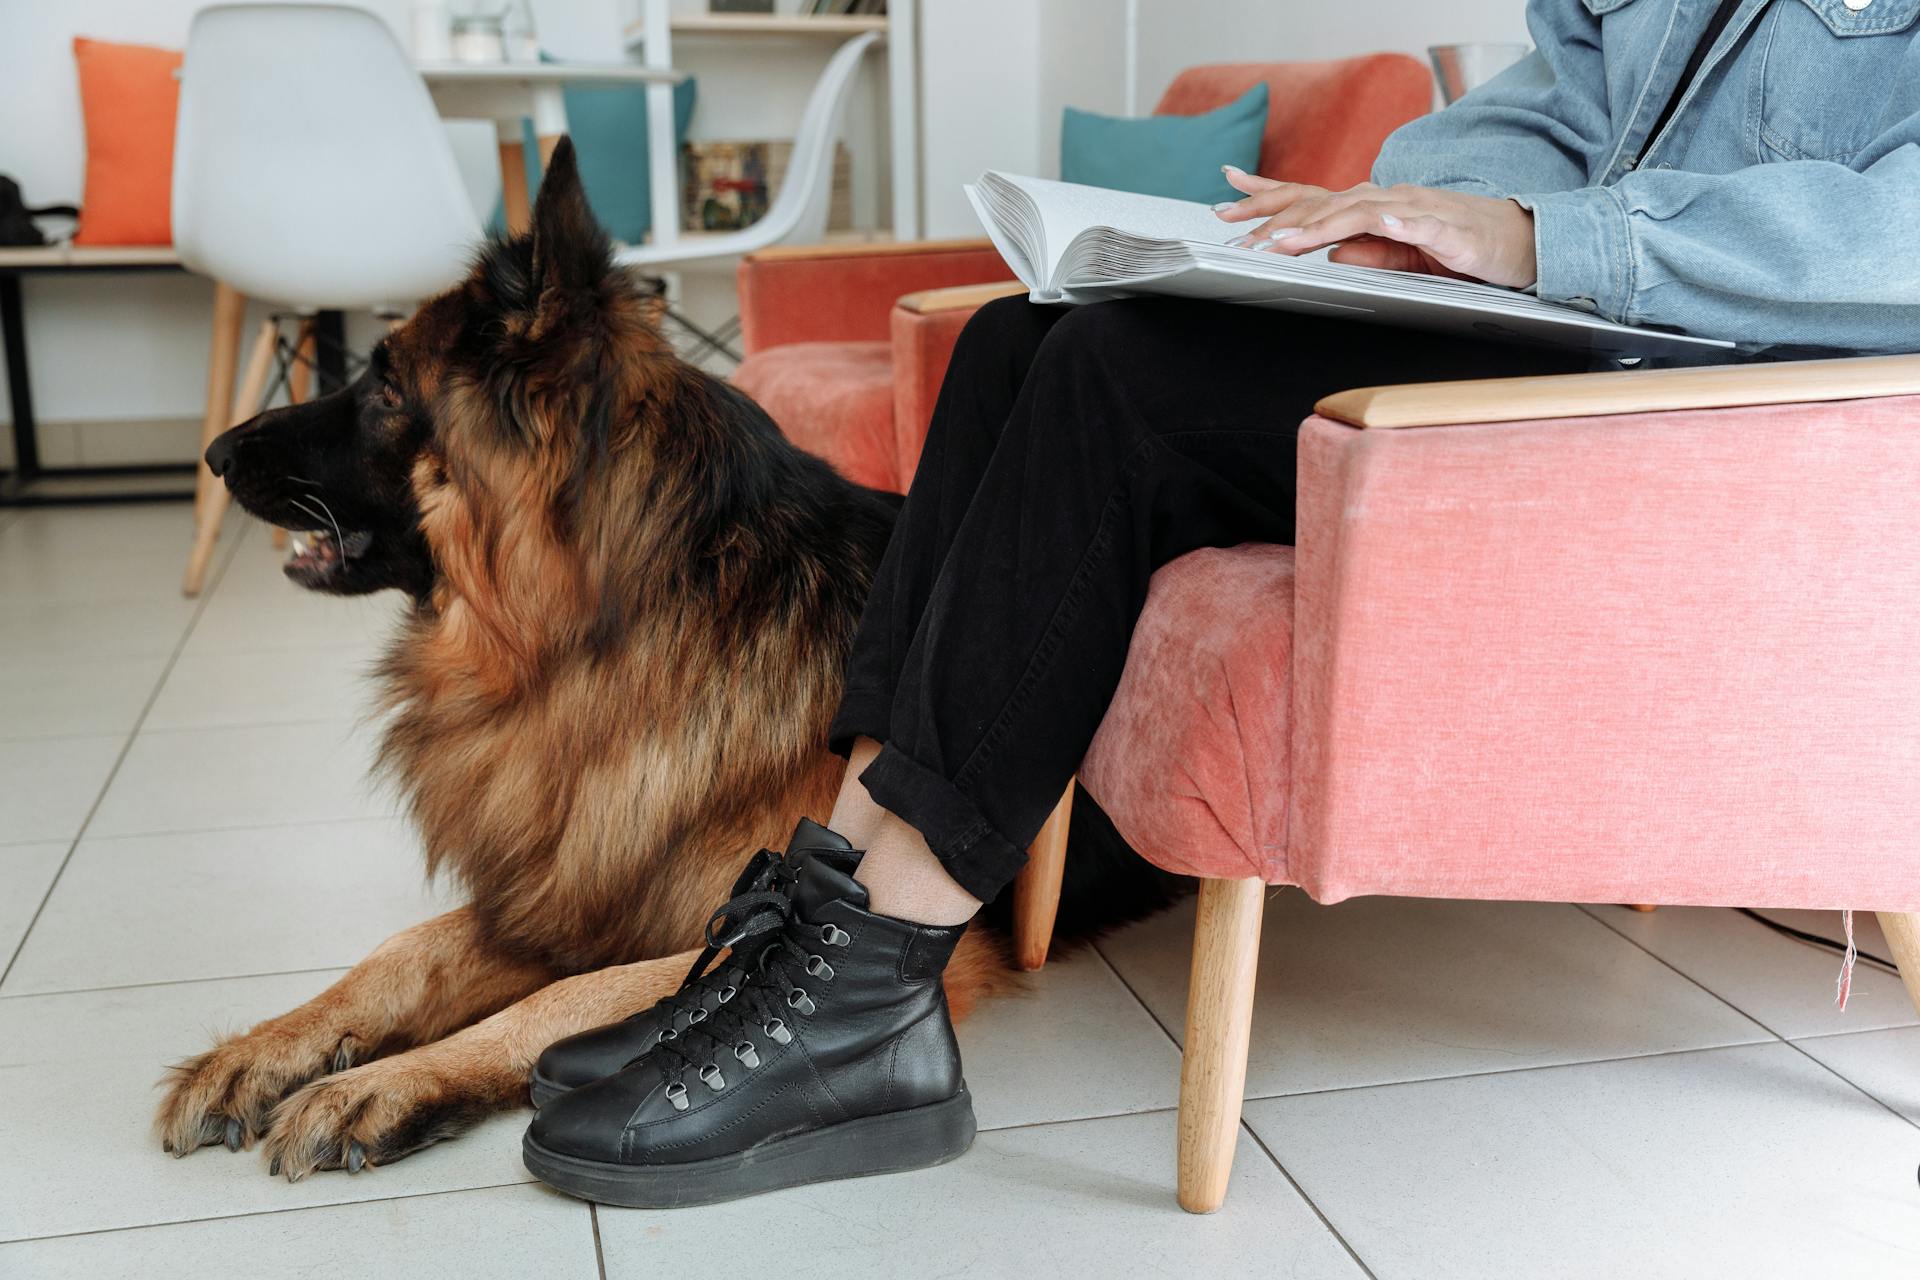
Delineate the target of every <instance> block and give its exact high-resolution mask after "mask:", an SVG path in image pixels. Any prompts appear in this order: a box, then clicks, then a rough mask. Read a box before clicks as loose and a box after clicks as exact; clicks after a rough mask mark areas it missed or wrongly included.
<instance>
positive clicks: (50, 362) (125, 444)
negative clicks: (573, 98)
mask: <svg viewBox="0 0 1920 1280" xmlns="http://www.w3.org/2000/svg"><path fill="white" fill-rule="evenodd" d="M359 2H360V3H361V4H362V7H364V8H367V9H370V10H372V11H373V12H375V13H377V14H379V15H380V16H381V18H383V19H384V20H385V21H386V22H387V23H388V25H389V26H392V27H393V28H394V29H395V31H396V32H399V33H402V35H403V38H404V32H405V29H406V27H405V24H406V21H407V13H408V0H359ZM204 3H205V0H0V86H4V89H0V173H6V174H9V175H11V176H12V177H14V178H15V179H17V180H18V181H19V183H20V185H21V187H22V189H23V190H24V192H25V194H26V198H27V202H28V203H29V204H36V205H40V204H78V203H79V202H80V198H81V182H82V176H83V172H84V169H85V165H86V149H85V142H84V138H83V134H82V129H81V118H80V94H79V87H78V84H77V81H76V78H75V74H74V67H73V53H72V42H73V37H75V36H77V35H78V36H91V37H97V38H100V39H105V40H116V41H126V42H132V43H141V44H156V45H163V46H166V47H169V48H176V49H177V48H180V47H182V46H183V45H184V44H185V43H186V38H187V27H188V24H189V22H190V21H191V20H192V17H193V14H194V12H195V11H196V10H198V9H199V8H201V7H202V5H203V4H204ZM452 128H453V130H454V136H455V145H456V151H457V152H458V154H459V155H460V158H461V169H462V172H463V173H464V174H466V175H467V177H468V185H469V187H470V188H471V189H472V190H473V192H474V196H475V199H476V201H477V202H484V205H485V206H486V207H489V208H490V207H491V206H492V203H493V200H494V198H495V196H496V195H497V193H498V190H499V178H498V173H499V170H498V161H497V160H496V159H495V157H494V148H493V127H492V126H491V125H489V124H485V123H479V124H471V123H465V122H462V123H458V124H455V125H454V126H452ZM22 292H23V295H24V298H25V303H26V310H27V320H28V323H27V345H28V360H29V366H28V367H29V369H30V371H31V373H32V383H33V397H34V410H35V416H36V417H37V418H38V419H39V420H40V422H41V424H42V425H43V427H49V428H52V429H49V430H45V431H43V433H42V446H43V450H42V451H43V454H44V455H45V456H44V457H43V461H46V462H49V463H52V464H61V463H75V462H88V463H102V462H116V461H131V460H146V459H151V458H154V457H164V456H171V457H176V458H177V457H181V456H187V455H190V453H191V451H192V445H193V436H192V434H191V433H188V434H187V435H185V436H184V437H183V436H182V435H181V433H180V431H178V430H177V429H172V430H170V429H166V428H164V427H163V428H159V429H157V431H154V432H141V433H130V436H129V438H126V439H114V438H112V437H113V434H114V433H112V432H109V431H105V430H102V429H101V428H102V426H103V425H104V424H110V423H113V422H127V423H129V424H142V425H146V424H155V423H161V424H166V423H175V424H177V423H178V422H179V421H181V420H192V421H194V422H197V421H198V420H199V417H200V414H201V411H202V409H203V407H204V405H205V399H206V379H207V373H206V369H207V342H208V321H209V317H210V314H211V307H212V298H213V286H212V285H211V284H210V283H209V282H207V281H205V280H202V279H199V278H197V277H192V276H181V275H172V274H167V275H139V276H129V275H102V276H98V277H95V276H35V277H29V278H28V279H27V280H26V282H25V285H24V287H23V290H22ZM259 315H264V311H263V310H261V309H259V308H256V309H255V314H254V315H252V316H250V317H249V319H250V320H252V319H255V318H257V316H259ZM377 331H378V330H377V328H375V327H373V326H372V325H371V324H368V323H367V322H365V321H362V322H360V323H356V324H355V326H354V333H355V336H361V335H362V334H363V333H364V334H371V333H377ZM367 340H369V341H370V340H371V339H370V338H368V339H367ZM0 380H3V378H0ZM9 417H10V414H9V413H8V411H7V405H6V402H5V400H4V399H3V398H0V422H4V421H7V420H8V419H9ZM71 423H85V424H88V426H87V428H86V429H85V430H83V431H81V432H79V433H74V432H62V431H60V430H59V429H58V427H59V425H60V424H71ZM183 439H184V440H185V450H186V454H185V455H183V453H182V451H181V449H182V445H181V442H182V440H183ZM10 451H11V450H10V445H9V446H8V447H7V448H6V449H4V450H0V457H5V456H6V454H7V453H10Z"/></svg>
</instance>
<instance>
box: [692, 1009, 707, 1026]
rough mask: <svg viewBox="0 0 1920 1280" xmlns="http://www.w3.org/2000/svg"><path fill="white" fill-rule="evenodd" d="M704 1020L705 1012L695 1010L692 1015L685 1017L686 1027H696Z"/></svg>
mask: <svg viewBox="0 0 1920 1280" xmlns="http://www.w3.org/2000/svg"><path fill="white" fill-rule="evenodd" d="M706 1020H707V1011H706V1010H705V1009H695V1010H694V1011H693V1012H692V1013H690V1014H688V1015H687V1025H688V1026H690V1027H697V1026H699V1025H700V1024H701V1023H703V1022H705V1021H706Z"/></svg>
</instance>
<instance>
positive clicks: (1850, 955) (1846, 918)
mask: <svg viewBox="0 0 1920 1280" xmlns="http://www.w3.org/2000/svg"><path fill="white" fill-rule="evenodd" d="M1840 923H1841V925H1842V926H1844V927H1845V929H1846V931H1847V954H1846V956H1845V957H1844V958H1843V959H1842V960H1841V961H1840V978H1839V980H1838V981H1837V982H1835V983H1834V1003H1836V1004H1838V1005H1839V1006H1840V1011H1841V1012H1842V1013H1845V1012H1846V1009H1847V997H1848V996H1850V995H1852V994H1853V962H1854V961H1855V960H1858V959H1859V958H1860V949H1859V948H1858V947H1856V946H1854V945H1853V912H1851V911H1842V912H1841V913H1840Z"/></svg>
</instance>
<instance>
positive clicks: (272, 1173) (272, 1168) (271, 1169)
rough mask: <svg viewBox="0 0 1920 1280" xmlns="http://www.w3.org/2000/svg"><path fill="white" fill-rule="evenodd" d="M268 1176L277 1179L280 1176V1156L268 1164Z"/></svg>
mask: <svg viewBox="0 0 1920 1280" xmlns="http://www.w3.org/2000/svg"><path fill="white" fill-rule="evenodd" d="M267 1176H268V1177H269V1178H277V1177H279V1176H280V1157H279V1156H275V1157H274V1158H273V1159H271V1160H269V1161H268V1162H267Z"/></svg>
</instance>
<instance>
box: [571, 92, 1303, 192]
mask: <svg viewBox="0 0 1920 1280" xmlns="http://www.w3.org/2000/svg"><path fill="white" fill-rule="evenodd" d="M568 110H572V108H571V107H569V108H568ZM1266 128H1267V86H1266V83H1265V82H1264V81H1262V82H1261V83H1259V84H1256V85H1254V86H1253V88H1251V89H1249V90H1247V91H1246V92H1245V93H1243V94H1241V95H1240V96H1239V97H1238V98H1236V99H1234V100H1233V101H1232V102H1229V103H1228V104H1227V105H1226V106H1224V107H1218V108H1216V109H1214V110H1212V111H1208V112H1204V113H1202V114H1200V115H1197V116H1141V117H1120V116H1103V115H1096V114H1094V113H1093V112H1091V111H1080V110H1076V109H1075V108H1073V107H1068V108H1067V115H1066V119H1065V120H1064V121H1062V122H1061V126H1060V178H1061V180H1062V181H1064V182H1080V183H1084V184H1086V185H1087V186H1090V187H1108V188H1111V189H1112V190H1115V191H1136V192H1139V193H1140V194H1141V195H1149V196H1173V197H1174V198H1175V199H1179V200H1198V201H1200V202H1202V203H1203V204H1217V203H1219V202H1220V201H1222V200H1238V199H1239V198H1240V193H1239V192H1238V191H1235V190H1234V189H1233V188H1232V187H1230V186H1228V185H1227V180H1226V179H1225V178H1223V177H1221V176H1220V166H1221V165H1223V164H1230V165H1236V166H1238V167H1239V168H1242V169H1245V170H1246V171H1247V172H1248V173H1254V172H1257V170H1258V167H1259V164H1260V137H1261V135H1262V134H1263V133H1265V132H1266Z"/></svg>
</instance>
